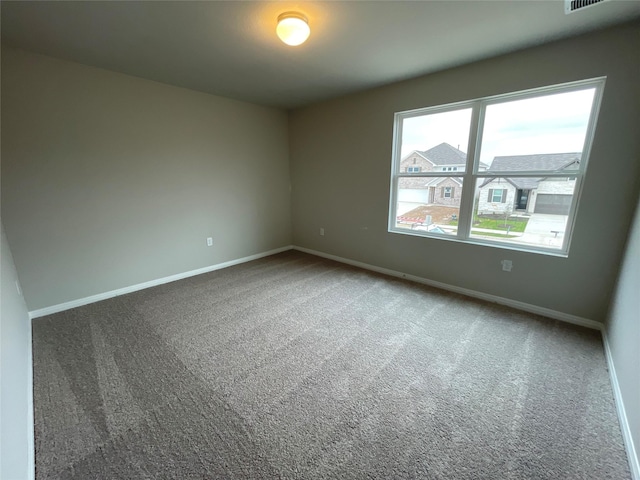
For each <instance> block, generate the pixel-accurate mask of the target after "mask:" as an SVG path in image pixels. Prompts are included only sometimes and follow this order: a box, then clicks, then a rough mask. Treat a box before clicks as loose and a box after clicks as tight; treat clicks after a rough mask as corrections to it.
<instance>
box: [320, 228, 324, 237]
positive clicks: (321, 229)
mask: <svg viewBox="0 0 640 480" xmlns="http://www.w3.org/2000/svg"><path fill="white" fill-rule="evenodd" d="M320 236H321V237H324V228H322V227H320Z"/></svg>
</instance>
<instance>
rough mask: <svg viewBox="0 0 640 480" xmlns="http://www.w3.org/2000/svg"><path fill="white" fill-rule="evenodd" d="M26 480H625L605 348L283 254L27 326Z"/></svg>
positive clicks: (545, 322)
mask: <svg viewBox="0 0 640 480" xmlns="http://www.w3.org/2000/svg"><path fill="white" fill-rule="evenodd" d="M33 334H34V336H33V343H34V377H35V378H34V382H35V387H34V388H35V415H36V416H35V418H36V465H37V479H38V480H44V479H82V480H87V479H214V478H216V479H217V478H219V479H263V478H264V479H271V478H282V479H320V478H326V479H329V478H331V479H335V478H341V479H525V478H526V479H554V480H555V479H598V480H601V479H628V478H630V473H629V470H628V466H627V460H626V457H625V453H624V448H623V445H622V438H621V433H620V429H619V426H618V421H617V417H616V412H615V406H614V402H613V396H612V391H611V386H610V383H609V377H608V373H607V369H606V363H605V359H604V352H603V347H602V342H601V338H600V334H599V333H598V332H596V331H592V330H588V329H584V328H580V327H575V326H572V325H568V324H564V323H561V322H557V321H553V320H549V319H546V318H542V317H537V316H535V315H531V314H527V313H523V312H519V311H516V310H512V309H509V308H505V307H501V306H497V305H495V304H489V303H485V302H480V301H476V300H472V299H469V298H466V297H463V296H460V295H456V294H452V293H448V292H444V291H440V290H436V289H432V288H428V287H425V286H422V285H417V284H412V283H409V282H404V281H401V280H398V279H394V278H390V277H385V276H382V275H377V274H374V273H371V272H367V271H364V270H359V269H356V268H351V267H348V266H345V265H341V264H339V263H334V262H331V261H328V260H325V259H321V258H318V257H314V256H311V255H307V254H303V253H300V252H295V251H289V252H285V253H283V254H279V255H275V256H272V257H267V258H264V259H261V260H257V261H254V262H250V263H246V264H243V265H239V266H235V267H231V268H227V269H224V270H219V271H216V272H212V273H209V274H206V275H200V276H197V277H192V278H189V279H186V280H182V281H179V282H174V283H171V284H167V285H163V286H159V287H155V288H151V289H147V290H144V291H140V292H137V293H133V294H130V295H126V296H122V297H117V298H113V299H110V300H106V301H104V302H100V303H95V304H92V305H88V306H85V307H81V308H76V309H74V310H70V311H67V312H62V313H59V314H55V315H51V316H48V317H44V318H40V319H36V320H34V321H33Z"/></svg>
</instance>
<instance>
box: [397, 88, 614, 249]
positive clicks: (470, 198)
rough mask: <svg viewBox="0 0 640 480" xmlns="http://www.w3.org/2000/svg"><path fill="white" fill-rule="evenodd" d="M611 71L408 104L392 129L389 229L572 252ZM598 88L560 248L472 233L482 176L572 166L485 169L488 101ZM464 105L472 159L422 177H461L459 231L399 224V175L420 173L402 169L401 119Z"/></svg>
mask: <svg viewBox="0 0 640 480" xmlns="http://www.w3.org/2000/svg"><path fill="white" fill-rule="evenodd" d="M605 81H606V77H598V78H592V79H588V80H582V81H578V82H571V83H564V84H559V85H551V86H546V87H541V88H535V89H531V90H524V91H519V92H512V93H507V94H503V95H495V96H491V97H484V98H479V99H474V100H469V101H464V102H457V103H451V104H447V105H440V106H434V107H425V108H419V109H415V110H408V111H404V112H397V113H395V115H394V134H393V155H392V162H391V188H390V192H391V193H390V198H389V224H388V231H389V232H390V233H398V234H402V235H413V236H422V237H429V238H437V239H442V240H448V241H455V242H462V243H470V244H477V245H486V246H491V247H498V248H504V249H509V250H519V251H525V252H533V253H542V254H547V255H554V256H561V257H567V256H568V254H569V246H570V245H571V239H572V237H573V230H574V225H575V220H576V216H577V212H578V206H579V203H580V197H581V193H582V185H583V183H584V176H585V173H586V168H587V164H588V163H589V156H590V153H591V145H592V143H593V136H594V134H595V128H596V123H597V119H598V114H599V111H600V104H601V102H602V95H603V91H604V86H605ZM590 88H594V89H595V92H594V97H593V104H592V108H591V115H590V117H589V123H588V125H587V130H586V135H585V141H584V146H583V148H582V155H581V158H580V164H579V167H578V169H577V170H575V171H574V170H572V171H571V176H575V188H574V192H573V196H572V201H571V208H570V210H569V215H568V219H567V226H566V230H565V233H564V236H563V242H562V246H561V248H550V247H544V246H533V245H518V244H516V243H508V242H504V241H500V239H498V238H496V239H495V240H493V239H492V240H486V239H478V238H472V237H471V218H472V216H473V208H474V199H475V198H474V197H475V195H474V193H475V186H476V182H477V180H479V179H485V178H509V177H518V178H522V177H532V178H538V177H565V178H566V177H567V173H568V172H566V171H565V172H550V171H513V172H488V171H486V170H480V151H481V146H482V131H483V125H484V116H485V112H486V108H487V107H488V106H489V105H494V104H498V103H504V102H512V101H515V100H523V99H527V98H534V97H541V96H545V95H552V94H557V93H569V92H573V91H580V90H586V89H590ZM465 108H471V109H472V114H471V124H470V130H469V144H468V146H467V163H466V167H465V170H464V172H457V173H456V174H455V175H453V174H451V173H444V172H443V171H435V172H421V173H420V174H419V175H417V176H418V177H425V179H427V180H429V179H430V178H433V177H447V178H452V177H457V178H460V177H462V179H463V184H462V198H461V201H460V212H459V215H458V231H457V234H456V235H451V234H439V233H430V232H428V231H422V230H409V229H404V228H399V227H397V226H396V218H397V215H396V208H397V198H398V183H399V179H400V178H403V177H409V176H411V177H416V174H415V173H412V174H410V175H409V174H406V173H402V172H400V161H401V158H400V153H401V152H400V150H401V147H402V125H403V121H404V120H405V119H409V118H412V117H417V116H423V115H429V114H435V113H445V112H448V111H455V110H461V109H465Z"/></svg>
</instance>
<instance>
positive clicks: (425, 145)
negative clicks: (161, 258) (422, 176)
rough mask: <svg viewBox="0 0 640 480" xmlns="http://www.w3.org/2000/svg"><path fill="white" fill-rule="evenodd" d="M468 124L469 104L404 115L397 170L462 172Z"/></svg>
mask: <svg viewBox="0 0 640 480" xmlns="http://www.w3.org/2000/svg"><path fill="white" fill-rule="evenodd" d="M470 125H471V109H470V108H465V109H463V110H454V111H449V112H441V113H433V114H430V115H420V116H416V117H409V118H405V119H403V120H402V139H401V142H402V143H401V146H400V162H399V164H398V169H399V170H398V171H399V173H425V172H452V171H456V172H463V171H464V169H465V166H466V162H467V153H466V149H467V145H468V143H469V129H470ZM454 169H455V170H454Z"/></svg>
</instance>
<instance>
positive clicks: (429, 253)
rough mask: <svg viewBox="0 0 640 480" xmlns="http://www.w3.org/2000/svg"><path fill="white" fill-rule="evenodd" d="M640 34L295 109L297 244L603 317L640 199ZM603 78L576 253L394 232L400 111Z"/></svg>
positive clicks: (579, 42)
mask: <svg viewBox="0 0 640 480" xmlns="http://www.w3.org/2000/svg"><path fill="white" fill-rule="evenodd" d="M639 37H640V28H639V25H638V24H637V23H635V24H632V25H626V26H622V27H618V28H614V29H609V30H604V31H601V32H598V33H594V34H590V35H586V36H584V37H579V38H574V39H571V40H566V41H561V42H557V43H554V44H549V45H547V46H542V47H538V48H533V49H530V50H526V51H523V52H519V53H514V54H510V55H506V56H502V57H498V58H494V59H491V60H487V61H482V62H478V63H475V64H471V65H467V66H464V67H460V68H456V69H452V70H448V71H444V72H441V73H437V74H433V75H428V76H425V77H421V78H418V79H414V80H410V81H406V82H401V83H396V84H393V85H390V86H386V87H382V88H378V89H375V90H371V91H368V92H364V93H360V94H355V95H350V96H346V97H343V98H340V99H336V100H333V101H329V102H325V103H322V104H318V105H315V106H311V107H308V108H305V109H300V110H297V111H294V112H293V113H292V114H291V115H290V120H289V125H290V139H291V140H290V154H291V172H292V180H293V197H292V208H293V232H294V244H296V245H299V246H302V247H306V248H310V249H315V250H319V251H322V252H326V253H329V254H333V255H338V256H341V257H346V258H349V259H352V260H356V261H361V262H365V263H369V264H373V265H377V266H380V267H384V268H389V269H392V270H397V271H401V272H405V273H409V274H413V275H417V276H420V277H425V278H428V279H432V280H435V281H439V282H444V283H447V284H451V285H456V286H459V287H463V288H468V289H472V290H476V291H479V292H485V293H488V294H492V295H497V296H501V297H506V298H509V299H513V300H517V301H521V302H526V303H530V304H533V305H538V306H541V307H546V308H549V309H553V310H556V311H560V312H564V313H568V314H573V315H577V316H580V317H584V318H588V319H591V320H596V321H600V322H603V321H604V320H605V316H606V312H607V308H608V305H609V301H610V299H611V293H612V289H613V285H614V282H615V278H616V274H617V271H618V266H619V262H620V258H621V255H622V250H623V245H624V241H625V238H626V233H627V230H628V228H629V224H630V221H631V216H632V210H633V207H634V206H635V203H636V199H637V198H638V186H637V183H636V182H635V178H637V177H638V176H639V175H640V163H639V162H638V158H640V136H638V135H637V126H638V125H640V105H639V94H638V83H637V82H638V72H639V71H640V56H638V51H639V49H640V38H639ZM434 48H435V47H434ZM603 75H606V76H608V80H607V85H606V88H605V92H604V99H603V103H602V107H601V112H600V118H599V124H598V129H597V133H596V137H595V141H594V144H593V150H592V155H591V161H590V165H589V168H588V172H587V177H586V181H585V188H584V191H583V195H582V201H581V205H580V209H579V212H578V217H577V221H576V225H575V233H574V239H573V243H572V245H571V250H570V254H569V257H568V258H560V257H553V256H548V255H539V254H531V253H524V252H517V251H511V250H503V249H499V248H490V247H481V246H473V245H466V244H461V243H457V242H451V241H446V240H436V239H425V238H420V237H414V236H409V235H400V234H395V233H388V232H387V215H388V205H389V172H390V168H391V151H392V133H393V132H392V130H393V114H394V112H397V111H402V110H409V109H415V108H418V107H427V106H433V105H440V104H445V103H450V102H456V101H463V100H468V99H473V98H477V97H483V96H487V95H494V94H500V93H505V92H511V91H517V90H524V89H528V88H534V87H540V86H544V85H552V84H557V83H562V82H569V81H574V80H581V79H586V78H593V77H598V76H603ZM319 227H324V228H325V236H319V235H318V229H319ZM502 259H510V260H512V261H513V271H512V272H511V273H506V272H502V271H501V265H500V260H502Z"/></svg>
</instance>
